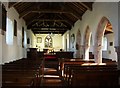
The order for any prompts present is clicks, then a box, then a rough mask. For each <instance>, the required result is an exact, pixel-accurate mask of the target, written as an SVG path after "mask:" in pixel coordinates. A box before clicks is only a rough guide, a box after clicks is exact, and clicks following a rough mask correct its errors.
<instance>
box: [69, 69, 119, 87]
mask: <svg viewBox="0 0 120 88" xmlns="http://www.w3.org/2000/svg"><path fill="white" fill-rule="evenodd" d="M72 76H73V77H72V79H71V85H70V86H71V87H73V88H76V87H78V86H79V87H82V88H86V87H87V88H91V87H95V88H103V87H110V88H111V87H112V88H118V77H119V74H118V71H117V70H109V71H108V70H73V72H72Z"/></svg>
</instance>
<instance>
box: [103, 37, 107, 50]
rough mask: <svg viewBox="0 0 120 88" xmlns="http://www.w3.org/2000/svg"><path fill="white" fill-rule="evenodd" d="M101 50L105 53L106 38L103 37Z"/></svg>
mask: <svg viewBox="0 0 120 88" xmlns="http://www.w3.org/2000/svg"><path fill="white" fill-rule="evenodd" d="M102 50H103V51H107V38H106V37H103V41H102Z"/></svg>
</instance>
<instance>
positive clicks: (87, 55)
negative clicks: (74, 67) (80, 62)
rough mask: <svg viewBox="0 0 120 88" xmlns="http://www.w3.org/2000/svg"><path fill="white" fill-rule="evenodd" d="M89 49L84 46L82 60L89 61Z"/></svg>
mask: <svg viewBox="0 0 120 88" xmlns="http://www.w3.org/2000/svg"><path fill="white" fill-rule="evenodd" d="M89 49H90V46H88V45H86V46H85V48H84V59H85V60H89Z"/></svg>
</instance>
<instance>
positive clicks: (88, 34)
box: [83, 26, 91, 60]
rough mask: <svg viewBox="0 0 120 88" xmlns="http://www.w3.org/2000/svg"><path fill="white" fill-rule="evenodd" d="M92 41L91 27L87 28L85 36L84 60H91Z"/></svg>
mask: <svg viewBox="0 0 120 88" xmlns="http://www.w3.org/2000/svg"><path fill="white" fill-rule="evenodd" d="M90 39H91V31H90V28H89V26H87V27H86V31H85V35H84V56H83V58H84V59H85V60H89V49H90Z"/></svg>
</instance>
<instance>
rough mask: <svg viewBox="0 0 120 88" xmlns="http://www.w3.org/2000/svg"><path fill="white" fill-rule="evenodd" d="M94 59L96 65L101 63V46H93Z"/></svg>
mask: <svg viewBox="0 0 120 88" xmlns="http://www.w3.org/2000/svg"><path fill="white" fill-rule="evenodd" d="M94 58H95V62H96V63H102V45H99V46H97V45H95V52H94Z"/></svg>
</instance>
